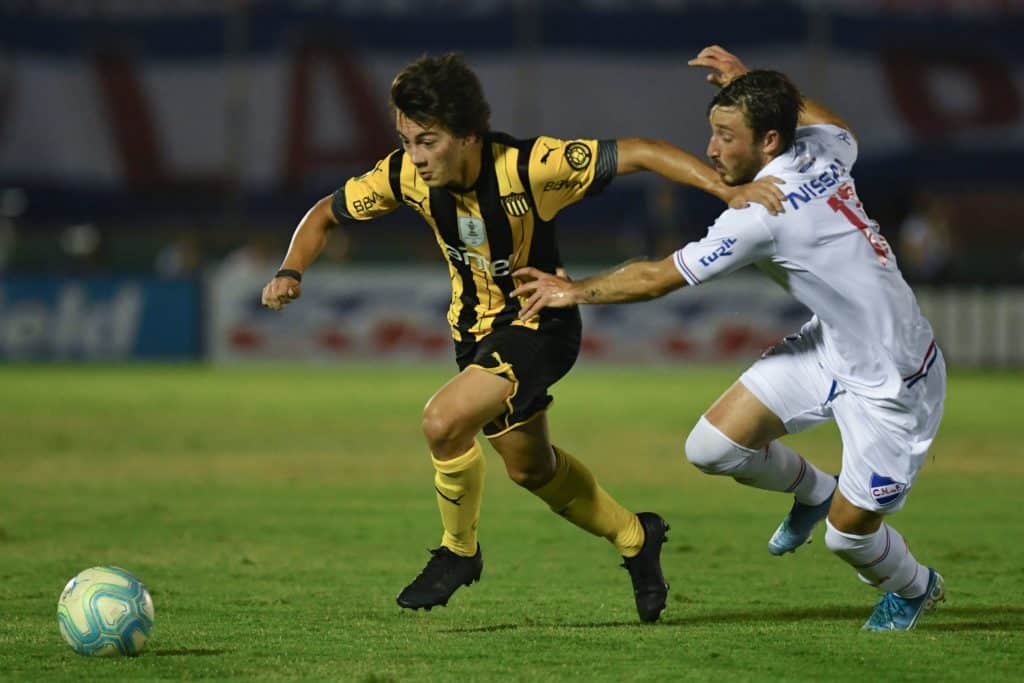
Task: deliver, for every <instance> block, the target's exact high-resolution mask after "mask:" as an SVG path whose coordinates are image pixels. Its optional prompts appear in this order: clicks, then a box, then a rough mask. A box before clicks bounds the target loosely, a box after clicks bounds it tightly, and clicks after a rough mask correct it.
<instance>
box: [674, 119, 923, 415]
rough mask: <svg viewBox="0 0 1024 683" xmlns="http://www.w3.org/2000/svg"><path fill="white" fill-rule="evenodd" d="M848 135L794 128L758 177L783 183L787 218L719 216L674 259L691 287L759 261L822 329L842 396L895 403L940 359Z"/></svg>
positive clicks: (753, 212)
mask: <svg viewBox="0 0 1024 683" xmlns="http://www.w3.org/2000/svg"><path fill="white" fill-rule="evenodd" d="M856 160H857V143H856V141H855V140H854V138H853V136H852V135H851V134H850V133H849V132H847V131H845V130H843V129H842V128H838V127H836V126H832V125H815V126H806V127H801V128H798V129H797V131H796V139H795V141H794V144H793V146H792V147H791V148H790V149H789V150H787V151H786V152H785V153H783V154H782V155H780V156H778V157H776V158H775V159H773V160H772V161H771V162H769V163H768V164H767V165H766V166H765V167H764V168H763V169H761V172H760V173H758V175H757V177H758V178H762V177H764V176H776V177H778V178H780V179H782V180H783V181H785V182H784V184H782V185H780V186H779V187H780V189H781V190H782V191H783V192H785V193H786V199H785V209H786V211H785V213H782V214H779V215H777V216H772V215H771V214H769V213H768V211H767V210H766V209H765V208H764V207H763V206H760V205H756V204H755V205H751V206H749V207H747V208H745V209H729V210H727V211H725V212H724V213H723V214H722V215H721V216H719V218H718V220H717V221H715V223H714V225H712V226H711V228H710V229H709V230H708V234H707V236H706V237H705V238H704V239H702V240H700V241H699V242H692V243H690V244H687V245H686V246H685V247H683V248H682V249H680V250H679V251H677V252H676V253H675V264H676V267H677V268H678V269H679V272H680V273H682V275H683V277H684V278H685V279H686V281H687V282H688V283H689V284H690V285H698V284H700V283H701V282H704V281H707V280H709V279H711V278H713V277H716V276H718V275H723V274H726V273H730V272H733V271H735V270H737V269H739V268H741V267H743V266H746V265H748V264H752V263H754V264H757V265H758V266H759V267H760V268H761V269H762V270H764V271H765V272H766V273H767V274H768V275H769V276H770V277H771V278H772V279H774V280H775V281H777V282H778V283H779V284H781V285H782V286H783V287H784V288H785V289H787V290H788V291H789V292H791V293H792V294H793V296H794V297H795V298H796V299H797V300H798V301H800V302H801V303H802V304H804V305H805V306H807V307H808V308H809V309H810V310H811V311H812V312H813V313H814V317H815V318H816V319H817V321H816V322H817V323H818V324H820V326H821V329H822V349H821V357H822V359H823V362H824V363H826V364H827V366H828V367H827V370H828V371H829V372H830V373H831V374H832V376H833V377H834V378H835V379H836V380H837V381H838V382H839V383H840V385H842V387H843V388H845V389H846V390H848V391H850V392H852V393H854V394H859V395H861V396H865V397H868V398H875V399H890V398H897V397H899V396H900V395H901V394H902V393H903V391H904V389H905V388H906V387H908V386H912V384H913V383H914V382H915V380H917V379H919V378H920V377H923V376H924V374H926V373H927V371H928V369H929V367H930V364H931V363H933V362H934V361H935V358H936V357H937V349H936V348H935V343H934V338H933V335H932V329H931V326H930V325H929V324H928V321H927V320H926V319H925V318H924V316H923V315H921V311H920V309H919V308H918V306H917V301H916V300H915V298H914V294H913V292H912V291H911V290H910V287H909V286H908V285H907V283H906V281H904V279H903V276H902V275H901V274H900V271H899V268H898V267H897V266H896V260H895V258H894V257H893V255H892V252H891V250H890V249H889V245H888V244H887V243H886V241H885V238H883V237H882V236H881V234H880V233H879V232H878V225H877V224H876V223H875V222H874V221H872V220H871V219H870V218H868V216H867V214H866V213H865V212H864V209H863V207H862V206H861V203H860V200H859V199H858V198H857V192H856V188H855V186H854V182H853V178H852V177H851V176H850V169H851V168H853V164H854V162H855V161H856Z"/></svg>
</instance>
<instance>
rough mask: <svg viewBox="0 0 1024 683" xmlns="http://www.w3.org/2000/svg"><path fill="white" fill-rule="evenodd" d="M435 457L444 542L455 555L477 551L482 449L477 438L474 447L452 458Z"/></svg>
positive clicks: (435, 486) (481, 490)
mask: <svg viewBox="0 0 1024 683" xmlns="http://www.w3.org/2000/svg"><path fill="white" fill-rule="evenodd" d="M430 459H431V460H433V461H434V469H435V470H437V473H436V474H435V475H434V488H435V490H436V491H437V507H438V508H440V510H441V524H443V525H444V535H443V536H442V537H441V545H443V546H444V547H446V548H448V549H449V550H451V551H452V552H453V553H455V554H456V555H462V556H463V557H472V556H473V555H475V554H476V526H477V523H478V522H479V521H480V501H481V499H482V498H483V494H484V459H483V450H482V449H481V448H480V444H479V443H478V442H477V441H473V447H472V448H470V449H469V450H468V451H466V452H465V453H463V454H462V455H460V456H459V457H457V458H454V459H452V460H438V459H437V458H435V457H434V456H433V455H431V456H430Z"/></svg>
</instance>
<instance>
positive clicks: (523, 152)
mask: <svg viewBox="0 0 1024 683" xmlns="http://www.w3.org/2000/svg"><path fill="white" fill-rule="evenodd" d="M506 137H507V136H506ZM498 141H499V142H501V143H502V144H506V145H509V146H515V147H518V148H519V159H518V160H517V161H516V171H518V172H519V182H520V183H521V184H522V186H523V188H525V192H526V197H527V199H529V200H530V210H531V211H533V215H534V218H536V216H537V202H535V201H534V199H533V186H532V185H530V154H531V153H533V146H534V145H535V144H537V138H530V139H529V140H522V141H520V140H514V139H512V138H507V139H505V138H499V139H498ZM530 265H533V264H532V262H531V263H530Z"/></svg>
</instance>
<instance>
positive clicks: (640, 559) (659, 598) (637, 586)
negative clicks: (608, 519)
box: [622, 512, 669, 622]
mask: <svg viewBox="0 0 1024 683" xmlns="http://www.w3.org/2000/svg"><path fill="white" fill-rule="evenodd" d="M637 519H639V520H640V525H641V526H643V528H644V545H643V547H642V548H640V552H639V554H637V556H636V557H623V558H622V559H623V562H622V566H623V567H625V568H626V570H627V571H629V578H630V579H632V580H633V597H634V598H636V612H637V614H639V615H640V621H645V622H653V621H657V620H658V617H659V616H661V612H662V610H664V609H665V599H666V598H667V597H668V584H667V583H665V575H664V574H662V573H661V545H662V544H663V543H664V542H665V541H667V540H668V536H666V535H665V533H666V532H667V531H668V529H669V527H668V523H667V522H665V520H664V519H662V517H661V515H658V514H655V513H653V512H640V513H638V514H637Z"/></svg>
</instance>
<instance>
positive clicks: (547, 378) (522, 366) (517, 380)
mask: <svg viewBox="0 0 1024 683" xmlns="http://www.w3.org/2000/svg"><path fill="white" fill-rule="evenodd" d="M560 312H562V311H560ZM560 317H561V320H559V321H558V323H557V324H555V325H552V326H550V327H549V328H548V329H546V330H545V331H543V332H541V331H538V330H531V329H530V328H528V327H521V326H519V325H508V326H505V327H499V328H498V329H496V330H495V331H494V332H491V333H490V334H489V335H487V336H486V337H484V338H483V339H481V340H480V341H477V342H474V341H460V342H455V361H456V362H457V363H458V364H459V370H465V369H466V368H468V367H470V366H473V367H478V368H480V369H481V370H485V371H487V372H490V373H492V374H495V375H500V376H501V377H505V378H506V379H508V380H510V381H511V382H512V383H513V385H514V386H513V389H512V395H511V396H510V397H509V398H508V400H507V401H506V403H507V406H508V407H507V410H506V411H505V413H504V414H502V415H500V416H498V417H497V418H496V419H495V420H493V421H492V422H488V423H487V424H486V425H484V436H486V437H487V438H489V439H492V438H494V437H496V436H501V435H502V434H504V433H506V432H508V431H509V430H512V429H515V428H516V427H518V426H519V425H521V424H523V423H525V422H528V421H529V420H530V419H531V418H533V417H534V416H536V415H537V414H539V413H541V412H543V411H544V410H546V409H547V407H548V406H549V405H550V404H551V401H552V400H553V399H552V397H551V395H550V394H549V393H548V387H550V386H551V385H552V384H554V383H555V382H557V381H558V380H560V379H561V378H562V377H563V376H565V373H567V372H569V369H570V368H572V366H573V364H575V363H576V358H577V357H578V356H579V354H580V330H581V326H580V317H579V311H578V310H577V309H575V308H574V309H568V311H567V312H565V314H564V316H560Z"/></svg>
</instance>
